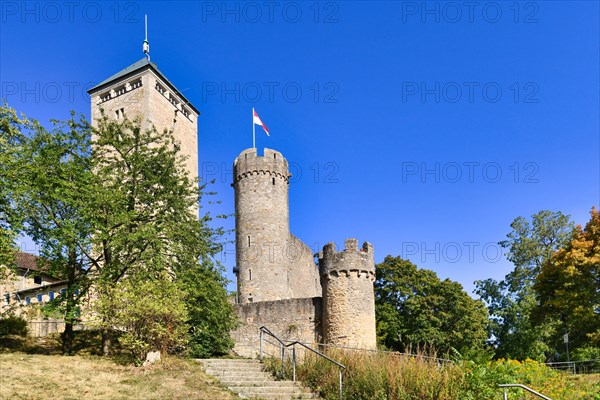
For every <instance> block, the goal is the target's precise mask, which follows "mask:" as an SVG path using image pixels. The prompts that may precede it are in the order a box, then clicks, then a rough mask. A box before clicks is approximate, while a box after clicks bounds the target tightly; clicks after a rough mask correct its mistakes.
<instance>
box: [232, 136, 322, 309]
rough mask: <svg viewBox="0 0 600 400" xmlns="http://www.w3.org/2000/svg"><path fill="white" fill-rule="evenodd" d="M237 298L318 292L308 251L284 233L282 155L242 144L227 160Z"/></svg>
mask: <svg viewBox="0 0 600 400" xmlns="http://www.w3.org/2000/svg"><path fill="white" fill-rule="evenodd" d="M233 176H234V181H233V184H232V186H233V188H234V191H235V224H236V263H237V269H236V274H237V290H238V302H239V303H255V302H262V301H271V300H282V299H290V298H303V297H316V296H320V289H321V288H320V282H319V275H318V270H317V267H316V266H315V263H314V259H313V257H312V252H311V250H310V249H309V248H308V246H306V245H305V244H304V243H302V242H301V241H300V240H299V239H297V238H296V237H294V236H293V235H292V234H291V233H290V227H289V207H288V187H289V178H290V176H291V175H290V173H289V170H288V162H287V160H286V159H285V158H284V157H283V156H282V155H281V153H279V152H278V151H275V150H271V149H264V155H263V156H258V155H257V152H256V149H255V148H251V149H246V150H244V151H243V152H242V153H241V154H240V155H239V156H238V157H237V158H236V160H235V162H234V165H233Z"/></svg>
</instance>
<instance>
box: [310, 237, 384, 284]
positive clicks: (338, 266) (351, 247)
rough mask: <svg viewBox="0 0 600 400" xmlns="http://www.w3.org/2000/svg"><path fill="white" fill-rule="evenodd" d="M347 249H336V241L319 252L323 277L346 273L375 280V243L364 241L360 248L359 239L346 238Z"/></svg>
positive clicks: (346, 274)
mask: <svg viewBox="0 0 600 400" xmlns="http://www.w3.org/2000/svg"><path fill="white" fill-rule="evenodd" d="M345 243H346V249H345V250H343V251H339V252H337V251H336V247H335V243H328V244H326V245H325V246H324V247H323V251H321V252H320V253H319V270H320V274H321V277H322V278H326V279H328V278H331V277H332V276H333V277H336V276H340V275H345V276H352V277H358V278H366V279H369V280H370V281H374V280H375V257H374V251H373V245H372V244H371V243H369V242H364V243H363V245H362V247H361V248H360V249H359V248H358V240H356V239H346V242H345Z"/></svg>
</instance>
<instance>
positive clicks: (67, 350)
mask: <svg viewBox="0 0 600 400" xmlns="http://www.w3.org/2000/svg"><path fill="white" fill-rule="evenodd" d="M74 337H75V333H74V332H73V321H65V331H64V332H63V334H62V352H63V354H64V355H66V356H71V355H73V339H74Z"/></svg>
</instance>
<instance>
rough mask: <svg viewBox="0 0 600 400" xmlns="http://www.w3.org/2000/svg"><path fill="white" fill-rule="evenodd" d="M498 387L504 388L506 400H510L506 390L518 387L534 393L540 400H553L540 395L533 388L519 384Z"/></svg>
mask: <svg viewBox="0 0 600 400" xmlns="http://www.w3.org/2000/svg"><path fill="white" fill-rule="evenodd" d="M498 386H500V387H501V388H503V389H504V400H508V392H507V391H506V389H507V388H509V387H516V388H521V389H525V390H527V391H528V392H529V393H533V394H535V395H536V396H538V397H540V398H542V399H544V400H552V399H551V398H550V397H547V396H544V395H543V394H541V393H538V392H536V391H535V390H533V389H531V388H528V387H527V386H525V385H521V384H519V383H508V384H503V385H498Z"/></svg>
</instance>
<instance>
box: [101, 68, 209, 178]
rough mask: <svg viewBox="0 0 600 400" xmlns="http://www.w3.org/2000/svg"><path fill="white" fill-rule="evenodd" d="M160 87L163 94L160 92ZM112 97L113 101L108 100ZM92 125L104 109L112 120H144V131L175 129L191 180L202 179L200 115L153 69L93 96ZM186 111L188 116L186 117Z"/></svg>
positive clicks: (128, 78) (112, 85) (115, 83)
mask: <svg viewBox="0 0 600 400" xmlns="http://www.w3.org/2000/svg"><path fill="white" fill-rule="evenodd" d="M157 84H158V85H159V87H160V88H161V89H164V90H162V91H159V90H157ZM108 95H110V98H109V97H107V96H108ZM91 96H92V98H91V106H92V110H91V111H92V114H91V115H92V125H93V126H94V127H96V126H97V125H98V124H97V121H98V119H99V118H101V109H102V110H104V113H105V114H106V115H107V116H108V117H109V118H112V119H117V120H119V119H122V118H123V114H124V115H125V116H126V117H127V118H129V119H130V120H132V119H134V118H136V117H141V119H142V128H143V129H148V128H149V126H150V123H152V124H154V126H155V127H156V129H157V130H158V131H159V132H162V131H163V130H164V129H172V130H173V135H174V136H175V139H177V141H179V142H180V144H181V154H182V155H183V156H185V157H186V162H185V167H186V171H187V172H188V174H189V176H190V178H191V179H195V178H197V177H198V129H197V122H198V114H196V113H195V112H194V110H192V109H191V108H190V107H188V106H186V104H185V102H184V100H183V99H182V98H180V97H179V96H177V94H176V93H174V92H172V91H171V90H170V87H169V85H168V84H167V83H166V82H164V81H163V80H162V79H161V78H160V77H158V76H157V75H156V74H155V73H154V72H153V71H152V70H150V69H145V70H141V71H140V72H139V73H138V74H134V75H133V76H129V77H127V78H123V79H120V80H117V81H115V82H114V83H112V84H111V85H110V86H108V87H107V88H105V89H103V90H101V91H96V92H94V93H92V95H91ZM184 109H185V111H186V113H188V115H187V116H186V115H184V113H183V110H184Z"/></svg>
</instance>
